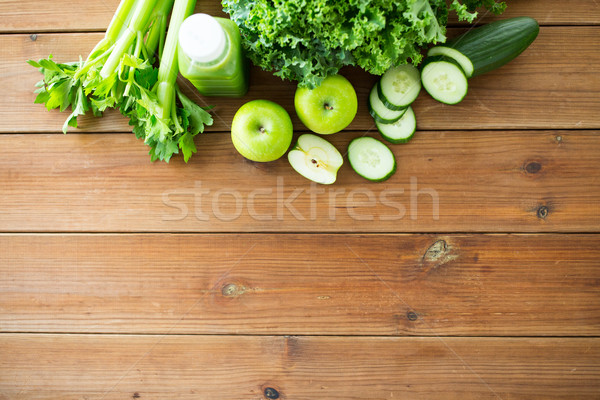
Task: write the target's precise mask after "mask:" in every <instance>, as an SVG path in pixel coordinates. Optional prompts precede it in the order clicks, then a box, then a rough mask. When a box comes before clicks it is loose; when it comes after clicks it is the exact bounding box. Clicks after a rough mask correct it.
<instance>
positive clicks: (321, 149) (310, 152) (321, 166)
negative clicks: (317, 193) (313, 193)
mask: <svg viewBox="0 0 600 400" xmlns="http://www.w3.org/2000/svg"><path fill="white" fill-rule="evenodd" d="M288 161H289V162H290V164H291V165H292V168H294V169H295V170H296V172H298V173H299V174H300V175H302V176H303V177H305V178H307V179H310V180H311V181H314V182H317V183H322V184H324V185H330V184H332V183H333V182H335V180H336V178H337V172H338V170H339V169H340V167H341V166H342V164H343V163H344V159H343V157H342V155H341V154H340V152H339V151H338V150H337V149H336V148H335V147H333V145H332V144H331V143H329V142H328V141H327V140H325V139H323V138H321V137H319V136H316V135H311V134H310V133H307V134H304V135H302V136H300V137H299V138H298V142H297V143H296V145H295V146H294V148H293V149H292V150H291V151H290V152H289V153H288Z"/></svg>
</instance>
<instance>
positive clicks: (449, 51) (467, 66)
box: [427, 46, 474, 78]
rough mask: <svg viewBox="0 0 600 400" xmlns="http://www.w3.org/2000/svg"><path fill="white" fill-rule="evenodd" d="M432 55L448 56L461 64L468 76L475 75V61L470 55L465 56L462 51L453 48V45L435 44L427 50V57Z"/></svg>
mask: <svg viewBox="0 0 600 400" xmlns="http://www.w3.org/2000/svg"><path fill="white" fill-rule="evenodd" d="M432 56H446V57H449V58H452V59H454V61H456V62H457V63H459V64H460V66H461V68H462V69H463V71H465V75H466V77H467V78H470V77H471V76H473V69H474V68H473V63H472V62H471V60H469V57H467V56H465V55H464V54H463V53H461V52H460V51H458V50H456V49H453V48H452V47H446V46H435V47H432V48H430V49H429V51H428V52H427V57H432Z"/></svg>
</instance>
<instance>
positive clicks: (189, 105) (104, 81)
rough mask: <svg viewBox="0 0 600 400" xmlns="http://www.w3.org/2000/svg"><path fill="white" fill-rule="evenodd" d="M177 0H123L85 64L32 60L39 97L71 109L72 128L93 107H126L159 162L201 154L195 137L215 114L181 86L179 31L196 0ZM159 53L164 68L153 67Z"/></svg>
mask: <svg viewBox="0 0 600 400" xmlns="http://www.w3.org/2000/svg"><path fill="white" fill-rule="evenodd" d="M174 1H175V0H122V1H121V3H120V5H119V8H118V9H117V11H116V12H115V15H114V17H113V19H112V21H111V23H110V25H109V27H108V29H107V31H106V34H105V36H104V38H103V39H102V40H101V41H100V42H99V43H98V44H97V45H96V47H95V48H94V49H93V50H92V52H91V53H90V55H89V56H88V58H87V59H86V60H85V61H83V60H80V61H79V62H75V63H64V64H61V63H56V62H55V61H54V60H53V59H52V56H49V57H48V58H47V59H42V60H39V61H28V62H29V64H30V65H32V66H34V67H36V68H38V69H39V70H40V72H41V73H42V74H43V76H44V79H43V80H42V81H40V82H38V83H37V85H36V86H37V87H38V89H37V90H36V91H35V92H36V93H37V94H38V95H37V97H36V99H35V102H36V103H43V104H45V105H46V108H48V109H49V110H50V109H54V108H59V109H60V111H64V110H66V109H67V108H68V107H69V106H70V107H71V110H72V112H71V114H70V115H69V117H68V118H67V120H66V121H65V124H64V125H63V132H65V133H66V132H67V130H68V128H69V127H77V117H78V116H79V115H83V114H85V113H86V112H88V111H90V110H91V111H92V112H93V114H94V115H97V116H98V115H101V113H102V112H103V111H105V110H106V109H109V108H116V109H119V110H120V111H121V113H122V114H123V115H126V116H127V117H129V119H130V121H129V124H130V125H132V126H133V132H134V133H135V134H136V136H137V137H138V138H141V139H144V141H145V143H146V144H148V145H149V146H150V147H151V149H150V155H151V157H152V160H164V161H169V159H170V158H171V156H172V155H173V154H176V153H178V152H179V150H181V151H182V153H183V156H184V159H185V161H186V162H187V161H188V159H189V158H190V156H191V155H192V153H195V152H196V147H195V145H194V142H193V138H194V136H196V135H197V134H198V133H200V132H202V131H203V130H204V125H210V124H212V117H211V116H210V114H208V113H207V112H206V110H204V109H202V108H201V107H199V106H198V105H196V104H195V103H194V102H192V101H191V100H189V99H188V98H187V97H185V96H184V95H183V93H181V91H180V90H179V88H178V87H177V86H176V85H175V79H176V77H177V74H178V64H177V55H176V43H177V34H178V31H179V26H180V25H181V22H183V19H184V18H185V17H187V16H188V15H189V14H190V13H191V12H192V11H193V9H194V6H195V4H196V1H195V0H177V2H176V3H175V5H174ZM172 9H173V12H172V19H171V24H170V28H169V34H168V35H167V17H168V15H169V12H171V10H172ZM156 53H158V55H159V58H160V68H159V69H157V68H155V67H154V66H153V62H154V61H155V54H156ZM176 99H179V104H180V105H181V107H178V106H177V103H176Z"/></svg>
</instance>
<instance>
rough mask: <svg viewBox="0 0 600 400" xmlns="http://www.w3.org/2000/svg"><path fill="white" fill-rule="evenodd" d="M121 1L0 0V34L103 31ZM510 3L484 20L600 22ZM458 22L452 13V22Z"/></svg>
mask: <svg viewBox="0 0 600 400" xmlns="http://www.w3.org/2000/svg"><path fill="white" fill-rule="evenodd" d="M118 4H119V1H118V0H93V1H92V0H87V1H86V0H74V1H70V2H65V1H61V0H49V1H48V0H47V1H44V0H27V1H15V0H0V15H2V18H3V21H2V25H0V33H1V32H26V33H36V32H37V33H39V32H56V31H62V32H73V31H104V30H105V29H106V27H107V26H108V23H109V22H110V19H111V18H112V15H113V13H114V11H115V10H116V8H117V5H118ZM508 5H509V6H508V8H507V10H506V12H505V13H504V14H503V15H501V16H494V15H490V14H486V12H485V11H481V12H480V16H482V17H483V18H481V20H482V21H489V20H493V19H499V18H509V17H515V16H521V15H528V16H531V17H534V18H536V19H537V20H538V21H539V22H540V24H542V25H592V24H596V25H597V24H600V11H599V8H598V7H599V6H598V4H597V3H596V2H594V1H590V0H570V1H568V2H565V1H562V0H509V2H508ZM74 10H76V11H74ZM196 12H205V13H209V14H211V15H222V12H221V6H220V5H219V2H218V1H209V0H198V2H197V5H196ZM457 23H458V22H457V21H456V18H455V17H454V14H453V13H451V14H450V24H452V25H454V24H457ZM463 24H464V23H463Z"/></svg>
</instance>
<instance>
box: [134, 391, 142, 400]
mask: <svg viewBox="0 0 600 400" xmlns="http://www.w3.org/2000/svg"><path fill="white" fill-rule="evenodd" d="M140 397H142V396H140V394H139V393H138V392H135V393H134V394H133V396H131V398H132V399H139V398H140Z"/></svg>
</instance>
